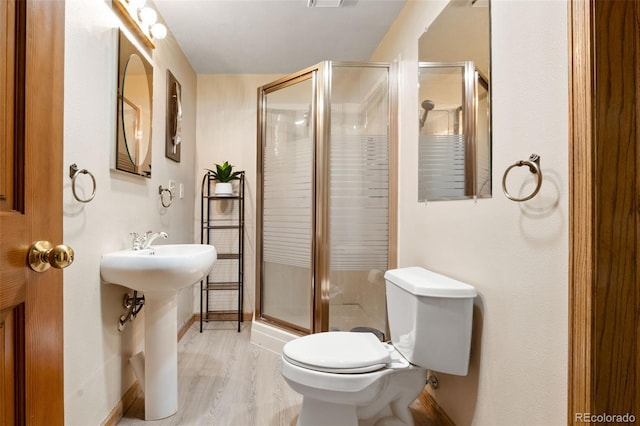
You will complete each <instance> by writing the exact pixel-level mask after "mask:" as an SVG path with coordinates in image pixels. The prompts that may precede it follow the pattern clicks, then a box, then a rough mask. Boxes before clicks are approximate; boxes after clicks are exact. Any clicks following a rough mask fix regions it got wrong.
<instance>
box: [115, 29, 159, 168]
mask: <svg viewBox="0 0 640 426" xmlns="http://www.w3.org/2000/svg"><path fill="white" fill-rule="evenodd" d="M152 90H153V67H152V66H151V64H150V63H149V61H147V60H146V59H145V57H144V56H143V55H142V53H140V52H139V51H138V49H136V47H135V46H134V45H133V44H132V43H131V42H130V41H129V39H128V38H127V37H126V36H125V35H124V34H123V33H122V32H120V41H119V60H118V101H117V103H118V119H117V126H118V131H117V135H118V136H117V137H118V140H117V144H116V146H117V150H116V169H117V170H122V171H125V172H129V173H133V174H136V175H140V176H144V177H148V178H150V177H151V117H152V96H151V94H152Z"/></svg>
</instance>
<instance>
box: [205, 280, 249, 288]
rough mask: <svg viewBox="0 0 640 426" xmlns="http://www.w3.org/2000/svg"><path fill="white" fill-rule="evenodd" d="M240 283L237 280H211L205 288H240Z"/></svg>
mask: <svg viewBox="0 0 640 426" xmlns="http://www.w3.org/2000/svg"><path fill="white" fill-rule="evenodd" d="M239 289H240V284H239V283H238V282H237V281H227V282H210V283H207V285H206V286H205V287H204V290H239Z"/></svg>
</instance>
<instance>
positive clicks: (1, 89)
mask: <svg viewBox="0 0 640 426" xmlns="http://www.w3.org/2000/svg"><path fill="white" fill-rule="evenodd" d="M63 49H64V1H49V0H0V154H1V156H0V424H2V425H13V424H28V425H44V424H46V425H62V424H63V416H64V389H63V358H62V350H63V341H62V272H61V271H60V270H57V269H53V268H52V269H50V270H48V271H46V272H43V273H37V272H34V271H32V270H31V269H29V268H28V266H27V262H26V259H27V251H28V248H29V246H30V244H31V243H32V242H34V241H37V240H48V241H50V242H52V243H54V244H60V243H61V239H62V145H63V144H62V130H63V127H62V126H63V115H62V110H63V81H64V79H63V53H64V52H63Z"/></svg>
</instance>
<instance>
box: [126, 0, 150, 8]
mask: <svg viewBox="0 0 640 426" xmlns="http://www.w3.org/2000/svg"><path fill="white" fill-rule="evenodd" d="M146 2H147V0H129V4H130V5H131V6H132V7H134V8H136V9H141V8H143V7H144V4H145V3H146Z"/></svg>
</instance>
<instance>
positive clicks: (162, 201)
mask: <svg viewBox="0 0 640 426" xmlns="http://www.w3.org/2000/svg"><path fill="white" fill-rule="evenodd" d="M165 192H166V193H168V194H169V201H166V202H165V197H164V194H165ZM158 194H160V204H162V207H164V208H165V209H166V208H169V207H171V203H172V202H173V192H171V189H170V188H163V187H162V185H160V186H159V187H158Z"/></svg>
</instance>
